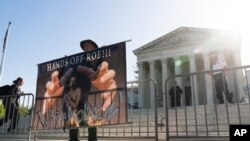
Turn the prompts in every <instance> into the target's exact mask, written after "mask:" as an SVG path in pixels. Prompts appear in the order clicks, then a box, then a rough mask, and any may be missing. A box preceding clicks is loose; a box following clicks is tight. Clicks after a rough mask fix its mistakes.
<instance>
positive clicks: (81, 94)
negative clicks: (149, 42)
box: [32, 42, 127, 130]
mask: <svg viewBox="0 0 250 141" xmlns="http://www.w3.org/2000/svg"><path fill="white" fill-rule="evenodd" d="M126 87H127V85H126V47H125V42H122V43H117V44H114V45H110V46H106V47H102V48H98V49H95V50H93V51H89V52H82V53H78V54H75V55H71V56H65V57H63V58H60V59H56V60H52V61H49V62H45V63H42V64H39V65H38V76H37V90H36V103H35V109H34V115H33V121H32V130H49V129H65V128H76V127H83V126H99V125H110V124H123V123H127V109H126V107H127V104H126V103H127V91H126V90H127V88H126Z"/></svg>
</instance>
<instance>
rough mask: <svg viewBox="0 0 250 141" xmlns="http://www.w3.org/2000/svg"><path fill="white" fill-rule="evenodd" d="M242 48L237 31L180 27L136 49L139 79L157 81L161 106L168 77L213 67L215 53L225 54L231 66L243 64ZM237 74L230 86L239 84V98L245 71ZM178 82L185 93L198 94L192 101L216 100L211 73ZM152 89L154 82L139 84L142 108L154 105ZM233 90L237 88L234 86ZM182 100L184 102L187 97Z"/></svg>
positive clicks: (208, 102) (200, 102)
mask: <svg viewBox="0 0 250 141" xmlns="http://www.w3.org/2000/svg"><path fill="white" fill-rule="evenodd" d="M240 49H241V36H239V35H238V34H233V33H232V32H226V31H223V30H218V29H205V28H192V27H180V28H178V29H176V30H174V31H172V32H170V33H168V34H166V35H164V36H162V37H160V38H158V39H156V40H153V41H152V42H149V43H147V44H146V45H144V46H142V47H140V48H138V49H136V50H134V51H133V52H134V54H135V55H136V56H137V65H138V71H139V80H144V79H149V78H150V79H153V80H155V81H156V82H157V92H158V96H157V99H158V106H159V107H162V106H164V104H165V101H164V100H165V94H166V92H165V81H166V80H167V78H169V77H171V76H174V75H179V74H189V73H193V72H200V71H207V70H211V65H212V64H211V57H210V56H211V54H212V53H214V52H217V53H221V54H222V55H224V56H225V60H226V62H227V65H228V67H234V66H241V60H240ZM230 73H231V72H230ZM234 73H236V76H237V77H236V78H235V77H234V78H233V77H232V75H229V76H228V81H229V87H230V86H231V85H237V87H238V89H237V88H236V89H237V90H238V92H239V97H240V95H242V94H241V93H242V92H241V88H240V87H241V82H243V80H242V73H241V72H240V71H239V72H238V71H237V72H234ZM234 79H236V81H235V80H234ZM175 81H177V83H178V84H179V85H180V86H181V88H182V89H183V90H184V94H187V93H191V95H192V93H194V94H195V95H192V99H191V102H192V104H196V105H198V104H213V103H215V102H216V101H215V99H216V98H215V97H214V96H215V95H214V93H215V92H214V86H213V79H212V77H211V75H205V74H203V75H193V77H189V76H186V77H181V78H176V79H175ZM235 82H236V83H235ZM230 88H233V87H230ZM152 89H153V87H152V84H149V83H147V84H144V85H140V86H139V93H138V94H139V95H138V99H139V106H140V107H145V106H146V105H147V106H150V107H151V108H153V107H154V100H155V98H154V94H153V93H154V91H153V90H152ZM231 91H236V90H235V88H233V89H232V90H231ZM167 94H168V92H167ZM146 97H147V98H146ZM182 103H184V98H183V99H182ZM148 104H149V105H148Z"/></svg>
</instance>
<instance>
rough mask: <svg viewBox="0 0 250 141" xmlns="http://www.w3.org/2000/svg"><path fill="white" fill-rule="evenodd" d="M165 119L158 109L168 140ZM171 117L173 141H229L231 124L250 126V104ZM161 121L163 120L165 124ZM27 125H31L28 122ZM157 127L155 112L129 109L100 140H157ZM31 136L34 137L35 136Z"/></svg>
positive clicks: (173, 112) (54, 133)
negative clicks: (125, 116)
mask: <svg viewBox="0 0 250 141" xmlns="http://www.w3.org/2000/svg"><path fill="white" fill-rule="evenodd" d="M165 117H166V116H165V109H164V108H158V124H157V125H158V127H157V129H158V134H157V135H158V137H159V140H166V120H165V119H164V118H165ZM168 118H169V126H168V130H169V137H170V139H171V140H211V139H212V140H218V141H220V140H229V137H228V136H229V125H230V124H250V105H249V104H248V103H239V104H237V103H234V104H228V105H226V104H220V105H205V106H204V105H199V106H197V107H194V106H188V107H178V108H170V109H169V110H168ZM25 120H27V119H25ZM161 121H163V122H162V124H161ZM20 122H22V121H20ZM26 126H29V124H28V123H27V125H26ZM155 126H156V125H155V112H154V110H153V109H148V110H147V109H133V111H131V110H128V124H121V125H111V126H101V127H98V133H97V135H98V139H100V140H101V139H102V140H112V139H114V140H115V139H119V140H140V139H144V140H145V139H146V140H155V136H156V134H155ZM0 131H1V130H0ZM21 131H22V130H21ZM27 135H28V134H27V132H26V133H24V132H20V133H17V134H6V133H4V132H1V134H0V141H1V140H4V141H6V140H22V139H23V140H27V137H28V136H27ZM87 135H88V130H87V128H81V129H80V136H81V138H82V139H86V138H87ZM31 136H32V138H34V133H32V134H31ZM37 137H38V140H39V139H40V140H41V139H57V140H59V139H61V140H67V139H68V130H66V132H64V131H63V130H51V131H47V132H45V131H43V132H38V133H37Z"/></svg>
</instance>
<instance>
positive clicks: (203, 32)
mask: <svg viewBox="0 0 250 141" xmlns="http://www.w3.org/2000/svg"><path fill="white" fill-rule="evenodd" d="M219 33H221V30H215V29H206V28H192V27H180V28H177V29H176V30H174V31H172V32H170V33H168V34H166V35H163V36H162V37H160V38H158V39H156V40H153V41H152V42H149V43H147V44H145V45H143V46H142V47H140V48H138V49H136V50H134V51H133V52H134V53H135V54H137V53H141V52H145V51H151V50H157V49H166V48H173V47H176V46H181V45H188V44H192V43H197V42H201V41H204V40H206V39H208V38H209V37H211V35H213V37H214V36H215V35H219Z"/></svg>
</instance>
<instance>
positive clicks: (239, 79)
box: [233, 48, 248, 101]
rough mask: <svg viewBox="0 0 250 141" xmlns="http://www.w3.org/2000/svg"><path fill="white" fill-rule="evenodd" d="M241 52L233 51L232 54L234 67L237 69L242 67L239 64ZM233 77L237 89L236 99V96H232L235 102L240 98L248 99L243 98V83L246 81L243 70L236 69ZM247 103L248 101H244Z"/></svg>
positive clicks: (238, 50)
mask: <svg viewBox="0 0 250 141" xmlns="http://www.w3.org/2000/svg"><path fill="white" fill-rule="evenodd" d="M240 54H241V51H240V49H238V48H237V49H235V50H234V52H233V60H234V67H239V66H242V63H241V55H240ZM235 76H236V78H235V79H236V87H237V96H238V97H237V98H236V95H235V94H234V98H235V99H236V100H237V99H238V100H241V98H242V97H245V98H248V96H245V93H244V91H243V87H244V82H245V81H246V80H245V79H244V76H243V70H242V69H237V70H235ZM245 86H246V85H245ZM246 101H248V100H246Z"/></svg>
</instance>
